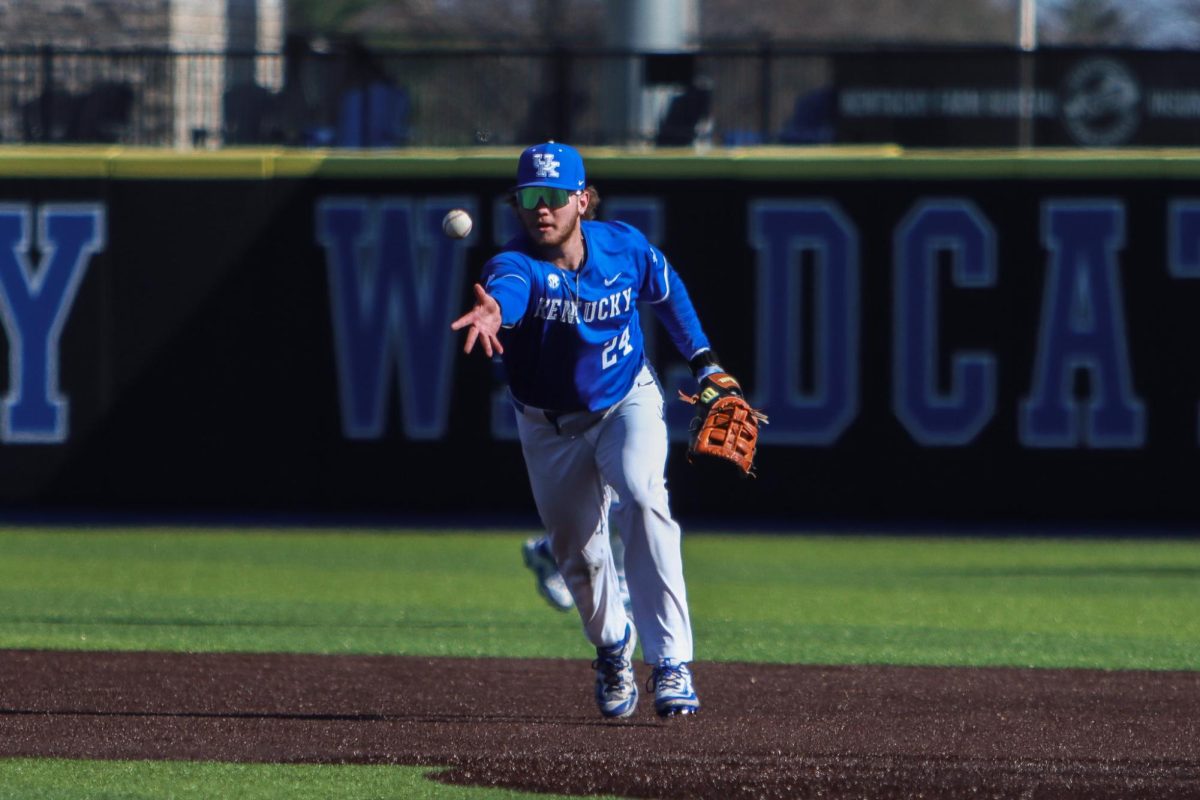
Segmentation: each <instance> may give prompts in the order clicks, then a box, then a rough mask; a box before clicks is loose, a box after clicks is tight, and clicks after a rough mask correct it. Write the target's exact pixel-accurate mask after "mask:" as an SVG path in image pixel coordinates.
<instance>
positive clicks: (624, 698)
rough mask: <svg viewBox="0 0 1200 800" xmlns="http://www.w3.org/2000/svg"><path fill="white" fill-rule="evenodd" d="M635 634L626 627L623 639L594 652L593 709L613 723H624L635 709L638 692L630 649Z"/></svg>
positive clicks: (635, 638) (634, 643)
mask: <svg viewBox="0 0 1200 800" xmlns="http://www.w3.org/2000/svg"><path fill="white" fill-rule="evenodd" d="M636 646H637V632H636V631H635V630H634V628H633V625H630V624H626V626H625V638H624V639H622V640H621V641H619V642H617V643H616V644H614V645H610V646H609V647H597V648H596V660H595V661H593V662H592V669H594V670H596V705H597V706H599V707H600V713H601V714H603V715H604V716H606V717H611V718H613V719H623V718H624V717H628V716H629V715H631V714H632V713H633V712H634V710H635V709H636V708H637V701H638V688H637V681H636V680H634V677H633V648H634V647H636Z"/></svg>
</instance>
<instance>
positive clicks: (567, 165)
mask: <svg viewBox="0 0 1200 800" xmlns="http://www.w3.org/2000/svg"><path fill="white" fill-rule="evenodd" d="M597 198H598V195H597V194H596V192H595V190H594V189H593V188H592V187H589V186H587V180H586V177H585V173H584V164H583V159H582V157H581V156H580V155H579V153H578V152H577V151H576V150H575V149H574V148H572V147H569V146H568V145H565V144H560V143H556V142H547V143H545V144H539V145H534V146H533V147H530V148H527V149H526V150H525V151H524V152H522V153H521V156H520V159H519V160H518V162H517V182H516V185H515V187H514V188H513V196H512V199H513V203H514V207H515V209H516V213H517V216H518V217H519V219H520V222H521V224H522V227H523V229H524V233H522V234H520V235H518V236H517V237H516V238H514V239H513V240H512V241H511V242H509V243H508V244H506V245H505V246H504V248H503V249H502V250H501V252H500V253H499V254H497V255H496V256H494V257H493V258H491V259H490V260H489V261H488V262H487V264H485V265H484V268H483V276H482V282H481V283H477V284H475V286H474V295H475V304H474V306H473V307H472V308H471V309H470V311H468V312H467V313H465V314H463V315H462V316H461V317H459V318H458V319H457V320H455V321H454V322H453V323H452V325H451V327H452V328H453V329H454V330H464V329H465V330H466V339H465V343H464V346H463V350H464V352H466V353H470V352H471V351H472V350H473V349H474V348H475V346H476V345H477V344H478V345H480V346H481V348H482V349H483V351H484V353H485V354H486V355H487V356H488V357H489V358H490V357H491V356H492V355H493V354H494V353H500V354H501V355H502V357H503V361H504V367H505V372H506V374H507V379H508V383H509V390H510V393H511V396H512V400H513V405H514V407H515V408H516V410H517V430H518V434H519V437H520V440H521V448H522V452H523V454H524V458H525V465H526V470H527V472H528V474H529V481H530V485H531V488H532V490H533V496H534V501H535V503H536V504H537V509H538V513H539V515H540V516H541V519H542V522H543V524H544V525H545V528H546V532H547V535H548V536H549V540H550V549H551V551H552V552H553V554H554V559H555V562H556V563H557V564H558V567H559V571H560V572H561V573H562V576H563V578H564V580H565V581H566V583H567V587H568V589H570V592H571V596H572V597H573V598H574V600H575V607H576V609H577V610H578V612H579V616H580V619H581V620H582V622H583V629H584V633H585V635H586V636H587V638H588V640H589V641H590V642H591V643H592V644H593V645H594V646H595V647H596V660H595V661H594V662H593V668H594V669H595V670H596V684H595V694H596V702H597V705H598V706H599V708H600V713H601V714H602V715H604V716H606V717H614V718H621V717H627V716H629V715H631V714H632V713H633V712H634V709H635V708H636V706H637V701H638V687H637V684H636V682H635V681H634V673H633V664H632V656H633V652H634V647H635V645H636V639H637V636H638V634H640V636H641V640H642V653H643V656H644V658H645V660H646V662H647V663H648V664H650V665H651V667H652V673H651V678H650V682H649V683H648V684H647V689H648V690H650V691H653V692H654V705H655V710H656V711H657V712H658V714H660V715H661V716H674V715H685V714H692V713H695V712H696V711H698V710H699V708H700V700H699V698H698V697H697V695H696V691H695V688H694V686H693V680H692V674H691V671H690V670H689V668H688V663H689V662H690V661H691V660H692V655H693V650H692V626H691V619H690V617H689V613H688V602H687V591H686V587H685V584H684V577H683V560H682V553H681V547H680V538H681V534H680V530H679V525H678V524H677V523H676V522H675V520H674V518H673V517H672V515H671V510H670V506H669V502H668V497H667V487H666V479H665V476H664V469H665V466H666V457H667V429H666V423H665V421H664V413H663V403H664V400H663V393H662V389H661V387H660V386H659V382H658V378H657V376H656V375H655V372H654V370H653V368H652V367H651V366H650V364H649V362H648V361H647V358H646V353H645V352H644V350H643V343H642V333H641V326H640V323H639V320H638V302H639V301H647V302H648V303H650V304H651V307H652V308H653V309H654V311H655V313H656V316H657V317H658V318H659V320H660V322H661V323H662V324H663V325H664V327H665V328H666V330H667V332H668V334H669V335H670V337H671V340H672V341H673V342H674V344H675V346H676V348H677V349H678V350H679V352H680V353H681V354H683V356H684V358H686V359H687V360H688V362H689V364H690V366H691V367H692V371H693V374H695V375H696V376H697V378H698V379H701V378H704V377H706V376H708V375H709V374H711V373H714V372H716V373H720V372H722V370H721V368H720V366H719V365H718V363H717V359H716V356H715V354H714V353H713V351H712V349H711V348H710V345H709V341H708V337H707V336H706V335H705V334H704V331H703V330H702V328H701V326H700V322H699V319H698V318H697V316H696V312H695V309H694V308H693V306H692V302H691V300H690V299H689V298H688V294H687V291H686V290H685V289H684V285H683V282H682V281H681V280H680V278H679V276H678V275H677V274H676V272H675V270H674V269H673V268H672V266H671V264H670V263H669V262H668V261H667V259H666V257H665V256H664V255H663V254H662V253H661V252H659V251H658V249H656V248H655V247H654V246H652V245H651V244H650V243H649V241H647V239H646V237H645V236H644V235H643V234H642V233H641V232H639V231H638V230H637V229H635V228H633V227H631V226H629V225H626V224H624V223H620V222H598V221H593V220H587V219H585V217H586V215H587V212H588V208H589V207H590V206H591V205H592V204H593V203H594V202H596V199H597ZM608 486H611V487H612V489H613V490H615V491H616V493H617V494H618V495H619V496H620V499H621V505H622V506H624V512H623V515H622V524H621V525H620V526H619V528H620V530H619V533H620V536H621V538H622V540H623V542H624V544H625V569H626V577H627V580H628V584H629V596H630V600H631V602H632V605H633V621H635V622H636V631H637V633H635V627H634V625H633V624H631V621H630V620H629V618H628V616H627V615H626V612H625V608H624V607H623V606H622V604H621V597H620V591H619V589H618V582H617V570H616V567H615V565H614V563H613V555H612V550H611V548H610V546H609V541H608V535H607V529H606V526H605V520H606V515H607V492H606V487H608Z"/></svg>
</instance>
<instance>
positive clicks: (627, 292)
mask: <svg viewBox="0 0 1200 800" xmlns="http://www.w3.org/2000/svg"><path fill="white" fill-rule="evenodd" d="M580 225H581V226H582V232H583V239H584V243H585V244H586V247H587V250H586V252H587V255H586V258H585V259H584V262H583V264H582V265H581V266H580V268H579V269H578V270H576V271H574V272H571V271H568V270H564V269H559V268H558V267H556V266H554V265H553V264H551V263H550V262H548V261H542V260H540V259H539V258H538V257H537V249H536V248H535V247H534V246H533V244H532V242H531V241H530V240H529V238H528V237H527V236H525V235H524V234H522V235H520V236H518V237H517V238H515V239H513V240H512V241H511V242H509V243H508V244H507V245H505V247H504V249H503V250H502V251H501V252H500V253H498V254H497V255H496V256H494V257H493V258H492V259H491V260H489V261H488V262H487V264H485V265H484V268H483V284H484V287H485V288H486V289H487V291H488V294H490V295H492V297H494V298H495V299H496V301H497V302H498V303H499V304H500V309H501V316H502V325H503V327H502V328H501V331H500V342H501V344H503V345H504V355H503V359H504V368H505V371H506V372H507V374H508V382H509V387H510V389H511V390H512V393H513V396H514V397H515V398H516V399H517V400H519V401H520V402H522V403H526V404H527V405H531V406H534V407H536V408H545V409H552V410H555V411H581V410H589V411H599V410H601V409H604V408H608V407H609V406H611V405H613V404H614V403H616V402H617V401H618V400H620V399H621V398H623V397H624V396H625V395H626V394H627V393H628V392H629V389H630V388H631V387H632V386H633V381H634V378H635V377H636V376H637V374H638V371H639V370H640V369H641V368H642V364H644V363H645V361H646V354H645V350H644V348H643V341H642V327H641V323H640V320H639V319H638V302H639V301H646V302H648V303H650V304H651V307H652V308H653V309H654V311H655V313H656V315H657V316H658V318H659V320H660V321H661V322H662V323H663V325H664V327H665V328H666V329H667V332H668V334H669V335H670V337H671V340H672V341H673V342H674V344H675V347H676V348H677V349H678V350H679V352H680V354H681V355H682V356H683V357H684V359H687V360H690V359H691V358H692V357H693V356H694V355H695V354H696V353H698V352H700V351H701V350H704V349H707V348H708V347H709V343H708V337H706V336H705V335H704V331H703V329H702V328H701V327H700V321H699V319H698V318H697V317H696V311H695V308H694V307H693V306H692V301H691V299H690V298H688V294H687V290H686V289H684V286H683V282H682V281H681V280H680V279H679V276H678V275H677V274H676V272H675V270H674V268H672V267H671V264H670V262H668V261H667V259H666V257H665V256H664V255H663V254H662V253H661V252H660V251H659V250H658V249H657V248H656V247H654V246H653V245H651V244H650V242H649V241H648V240H647V239H646V237H645V236H644V235H643V234H642V233H641V232H640V231H638V230H637V229H636V228H634V227H632V226H630V225H626V224H625V223H622V222H593V221H582V222H581V223H580Z"/></svg>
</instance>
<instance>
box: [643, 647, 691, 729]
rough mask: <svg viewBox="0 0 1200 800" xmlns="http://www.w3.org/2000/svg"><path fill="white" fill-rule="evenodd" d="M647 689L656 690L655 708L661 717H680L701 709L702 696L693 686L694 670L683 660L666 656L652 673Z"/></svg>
mask: <svg viewBox="0 0 1200 800" xmlns="http://www.w3.org/2000/svg"><path fill="white" fill-rule="evenodd" d="M646 690H647V691H651V692H654V710H655V711H656V712H657V713H658V715H659V716H660V717H680V716H688V715H691V714H695V713H696V712H698V711H699V710H700V698H699V697H697V696H696V689H695V687H693V686H692V672H691V670H689V669H688V665H687V664H686V663H684V662H683V661H676V660H674V659H672V658H664V659H663V660H661V661H659V662H658V666H656V667H655V668H654V671H653V672H651V673H650V680H649V681H648V682H647V683H646Z"/></svg>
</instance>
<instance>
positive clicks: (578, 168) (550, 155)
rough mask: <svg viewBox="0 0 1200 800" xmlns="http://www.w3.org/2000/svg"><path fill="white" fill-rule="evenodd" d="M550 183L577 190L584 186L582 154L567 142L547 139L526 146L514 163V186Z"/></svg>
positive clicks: (520, 187)
mask: <svg viewBox="0 0 1200 800" xmlns="http://www.w3.org/2000/svg"><path fill="white" fill-rule="evenodd" d="M526 186H549V187H552V188H554V189H566V190H567V191H569V192H576V191H579V190H580V189H583V188H586V187H587V178H586V176H585V175H584V172H583V156H581V155H579V151H578V150H576V149H575V148H574V147H571V146H570V145H569V144H559V143H558V142H554V141H550V142H546V143H545V144H535V145H534V146H533V147H527V148H525V152H523V153H521V160H520V161H518V162H517V185H516V186H515V187H513V188H514V189H523V188H524V187H526Z"/></svg>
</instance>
